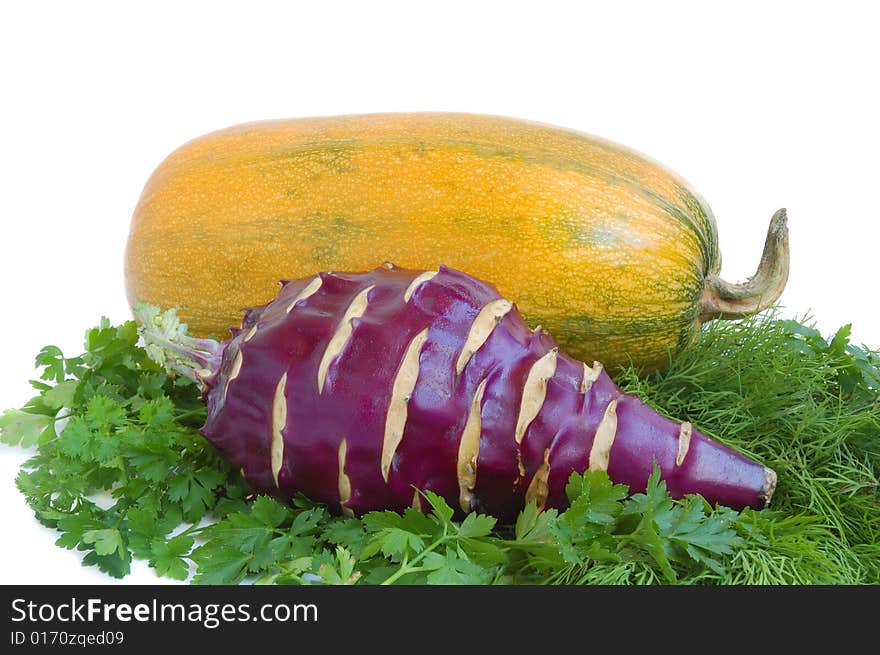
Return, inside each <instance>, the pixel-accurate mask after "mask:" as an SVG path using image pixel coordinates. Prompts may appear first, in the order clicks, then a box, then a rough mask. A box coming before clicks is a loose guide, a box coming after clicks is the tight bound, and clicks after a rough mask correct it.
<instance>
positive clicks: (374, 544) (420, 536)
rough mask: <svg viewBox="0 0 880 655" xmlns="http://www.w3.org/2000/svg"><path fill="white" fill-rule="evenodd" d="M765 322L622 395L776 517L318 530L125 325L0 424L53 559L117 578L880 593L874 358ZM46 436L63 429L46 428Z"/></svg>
mask: <svg viewBox="0 0 880 655" xmlns="http://www.w3.org/2000/svg"><path fill="white" fill-rule="evenodd" d="M848 334H849V333H848V327H846V328H842V329H841V331H839V332H838V333H837V334H836V335H835V336H834V337H833V338H832V339H831V340H830V341H825V340H824V339H823V338H822V337H821V335H820V334H819V333H818V332H816V331H815V330H814V329H813V328H811V327H809V326H807V325H805V324H804V323H803V322H799V321H794V320H789V321H782V320H778V319H777V318H776V317H775V316H774V315H763V316H758V317H753V318H751V319H747V320H745V321H742V322H738V323H732V322H715V323H713V324H710V326H708V327H707V328H705V329H704V332H703V334H702V337H701V339H700V341H699V343H697V344H696V345H695V346H694V347H693V348H691V349H690V350H689V351H687V352H686V353H684V354H683V355H681V356H679V357H678V358H676V360H675V361H673V362H672V365H671V367H670V368H669V370H667V371H666V372H664V373H658V374H654V375H651V376H647V377H645V376H640V375H639V374H638V372H637V371H635V370H633V369H629V370H627V371H624V372H622V373H621V375H620V376H619V377H618V383H619V384H622V385H623V387H624V389H625V390H626V391H629V392H630V393H637V394H638V395H640V396H641V397H643V398H644V399H645V400H646V401H648V402H649V403H651V404H653V405H654V406H655V407H656V408H657V409H659V410H661V411H664V412H666V413H668V414H670V415H675V416H677V417H679V418H686V419H687V420H690V421H692V422H694V423H696V424H697V425H699V426H700V428H701V429H702V430H703V431H704V432H708V433H710V434H713V435H714V436H716V437H717V438H719V439H720V440H722V441H724V442H725V443H728V444H730V445H732V446H734V447H736V448H738V449H739V450H741V451H743V452H746V453H748V454H750V455H752V456H754V457H756V458H757V459H759V460H761V461H764V462H766V463H767V464H768V465H769V466H771V467H773V468H774V469H776V470H777V472H778V473H779V480H780V481H779V488H778V490H777V492H776V495H775V496H774V508H773V509H772V510H763V511H760V512H757V511H752V510H745V511H743V512H735V511H733V510H731V509H729V508H726V507H720V506H719V507H711V506H709V505H708V504H707V503H706V502H705V501H704V500H703V499H702V498H700V497H698V496H692V497H688V498H685V499H680V500H673V499H672V498H671V497H670V496H669V494H668V493H667V491H666V486H665V484H664V483H663V482H662V481H660V480H659V474H658V471H656V470H655V474H654V475H653V476H652V477H651V480H650V482H649V484H648V487H647V489H646V491H645V492H644V493H639V494H634V495H632V496H630V495H629V493H628V489H627V488H626V487H625V486H623V485H618V484H613V483H612V482H611V481H610V480H609V479H608V477H607V475H606V474H605V473H602V472H588V473H585V474H583V475H578V474H574V475H572V476H571V478H570V480H569V482H568V485H567V487H566V492H567V495H568V498H569V500H570V506H569V507H568V508H567V509H566V510H565V511H562V512H558V511H556V510H547V511H543V512H538V511H537V508H536V507H535V505H534V504H533V503H532V504H529V505H528V506H526V508H525V509H524V510H523V511H522V512H521V513H520V515H519V517H518V519H517V520H516V522H515V523H514V524H512V525H501V524H498V523H497V522H496V521H495V519H494V518H492V517H489V516H485V515H480V514H476V513H472V514H469V515H468V516H466V517H465V518H463V519H461V520H457V519H456V518H455V516H454V513H453V511H452V509H451V508H450V507H449V506H448V505H447V504H446V502H445V501H444V500H443V499H442V498H440V497H439V496H437V495H435V494H432V493H430V492H424V493H423V501H424V502H423V506H424V507H426V508H427V510H428V511H426V512H425V513H422V512H417V511H415V510H407V511H406V512H404V513H403V514H399V513H396V512H391V511H385V512H371V513H369V514H366V515H365V516H363V517H360V518H345V517H340V516H335V515H332V514H331V513H330V512H329V511H328V510H327V508H326V507H324V506H322V505H320V504H317V503H314V502H312V501H310V500H308V499H307V498H305V497H298V498H296V499H294V501H293V502H292V503H290V504H286V503H282V502H280V501H278V500H277V499H274V498H271V497H268V496H255V495H254V494H253V493H252V491H251V490H250V489H249V488H248V487H247V485H246V483H245V482H244V481H243V480H242V479H241V477H240V476H239V475H238V473H237V472H235V471H233V470H231V468H230V467H229V466H228V465H227V464H226V463H225V462H224V461H223V460H222V458H220V456H219V455H218V454H217V453H216V451H215V450H214V449H213V448H212V447H211V446H210V444H208V443H207V442H206V441H205V440H204V439H203V438H202V437H201V435H199V433H198V427H199V426H201V424H202V423H203V421H204V419H205V415H206V411H205V406H204V404H203V402H202V400H201V399H200V396H199V393H198V389H197V388H196V386H195V385H194V384H192V383H190V382H189V381H187V380H184V379H182V378H175V377H172V376H169V375H168V374H166V373H165V372H164V370H162V369H161V368H160V367H159V366H157V365H156V364H155V363H153V362H152V361H151V360H150V359H149V358H148V357H147V356H146V353H145V352H144V350H143V349H142V348H141V347H140V346H139V345H138V340H137V330H136V326H135V324H134V323H133V322H131V321H129V322H126V323H123V324H121V325H118V326H113V325H110V322H109V321H108V320H107V319H102V320H101V322H100V325H98V326H97V327H95V328H92V329H90V330H88V331H87V332H86V339H85V353H84V354H82V355H80V356H77V357H72V358H66V357H64V355H63V353H62V352H61V351H60V350H59V349H58V348H55V347H53V346H48V347H46V348H44V349H43V350H42V351H41V352H40V353H39V355H38V356H37V359H36V365H37V367H38V368H39V369H41V376H40V380H34V381H32V385H33V386H34V387H35V389H36V390H37V392H38V393H37V395H36V396H35V397H34V398H32V399H31V400H30V401H29V402H28V403H26V404H25V406H24V407H22V408H20V409H14V410H7V411H6V412H5V413H4V414H3V415H2V417H0V438H2V440H3V441H4V442H6V443H8V444H12V445H20V446H23V447H25V448H29V449H31V448H32V449H35V450H36V453H35V454H34V455H33V456H32V457H31V458H30V459H28V460H27V461H26V462H25V463H24V464H23V466H22V470H21V472H20V474H19V476H18V478H17V480H16V483H17V486H18V488H19V489H20V490H21V492H22V493H23V494H24V496H25V498H26V499H27V502H28V503H29V505H30V506H31V507H32V508H33V510H34V512H35V515H36V517H37V519H38V520H40V521H41V522H42V523H43V524H44V525H46V526H48V527H50V528H53V529H54V530H55V531H56V532H57V533H58V535H59V536H58V537H57V542H56V543H57V544H58V545H59V546H62V547H65V548H75V549H78V550H80V551H83V552H84V556H83V560H82V561H83V564H85V565H96V566H98V567H100V569H101V570H103V571H105V572H107V573H109V574H110V575H113V576H116V577H122V576H125V575H126V574H127V573H128V572H129V571H130V567H131V562H132V560H133V559H140V560H144V561H146V562H148V563H149V565H150V566H151V567H152V568H153V569H155V571H156V573H157V574H158V575H161V576H167V577H170V578H174V579H178V580H190V581H192V582H195V583H202V584H230V583H242V582H256V583H261V584H271V583H275V584H327V583H330V584H392V583H397V584H499V583H500V584H591V583H597V584H648V583H663V584H669V583H685V584H726V583H740V584H743V583H745V584H750V583H771V584H776V583H808V584H809V583H832V584H833V583H877V582H880V564H878V562H880V491H878V472H880V436H878V435H880V391H878V389H880V372H878V371H880V369H878V364H880V360H878V355H877V353H876V352H872V351H870V350H869V349H867V348H857V347H855V346H853V345H851V344H849V342H848ZM62 427H63V429H61V428H62Z"/></svg>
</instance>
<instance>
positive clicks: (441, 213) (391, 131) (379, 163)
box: [125, 113, 788, 369]
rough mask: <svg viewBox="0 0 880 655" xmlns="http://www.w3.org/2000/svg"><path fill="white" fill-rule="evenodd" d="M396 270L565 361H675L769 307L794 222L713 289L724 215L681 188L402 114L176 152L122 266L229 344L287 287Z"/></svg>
mask: <svg viewBox="0 0 880 655" xmlns="http://www.w3.org/2000/svg"><path fill="white" fill-rule="evenodd" d="M384 261H390V262H393V263H394V264H396V265H398V266H402V267H405V268H425V269H429V268H434V267H436V266H438V265H439V264H445V265H447V266H451V267H453V268H458V269H460V270H462V271H465V272H467V273H469V274H471V275H474V276H476V277H478V278H482V279H485V280H487V281H490V282H492V283H493V284H494V285H495V286H496V287H497V288H498V289H499V291H500V292H501V293H502V294H503V295H505V297H507V298H509V299H511V300H513V301H514V302H516V304H517V306H518V307H519V309H520V311H521V312H522V313H523V315H524V316H525V317H526V319H527V320H529V321H530V322H531V323H532V325H533V326H536V325H538V324H540V325H541V326H542V327H543V328H544V329H545V330H546V331H548V332H549V333H550V334H552V335H553V336H554V337H555V338H556V340H557V341H558V342H559V344H560V345H561V346H563V348H564V349H565V350H566V351H567V352H569V353H570V354H572V355H574V356H577V357H579V358H581V359H583V360H586V361H592V360H594V359H597V360H599V361H602V362H603V363H604V364H605V365H606V366H609V367H613V366H616V365H620V364H626V363H628V362H629V361H633V362H634V363H635V364H637V365H639V366H642V367H645V368H648V369H650V368H656V367H658V366H663V365H664V364H665V363H666V361H667V360H668V357H669V355H670V354H674V353H676V352H677V351H679V350H680V349H681V348H682V347H684V346H685V345H686V344H688V343H690V342H691V341H692V340H693V338H694V337H695V335H696V334H697V332H698V329H699V325H700V323H701V321H704V320H707V319H710V318H715V317H719V316H725V317H736V316H742V315H745V314H748V313H751V312H755V311H758V310H760V309H762V308H764V307H767V306H768V305H770V304H771V303H772V302H774V301H775V300H776V299H777V297H778V296H779V294H780V293H781V292H782V289H783V287H784V285H785V282H786V279H787V275H788V242H787V231H786V225H785V212H784V210H780V211H779V212H777V214H776V215H775V216H774V218H773V220H771V224H770V231H769V233H768V236H767V241H766V243H765V247H764V255H763V257H762V260H761V265H760V267H759V269H758V273H757V274H756V275H755V276H754V277H752V278H750V280H749V281H747V282H746V283H745V284H741V285H735V284H729V283H727V282H724V281H723V280H720V279H719V278H718V277H717V273H718V271H719V268H720V263H721V260H720V254H719V250H718V243H717V231H716V226H715V221H714V218H713V217H712V213H711V211H710V209H709V207H708V206H707V205H706V203H705V202H704V201H703V200H702V199H701V198H700V196H699V195H698V194H697V193H695V192H694V190H693V189H691V188H690V187H689V186H688V185H687V184H686V183H685V182H684V181H683V180H682V179H681V178H680V177H678V176H677V175H675V174H674V173H672V172H671V171H669V170H667V169H666V168H664V167H662V166H661V165H659V164H658V163H656V162H654V161H651V160H650V159H648V158H646V157H644V156H643V155H640V154H639V153H636V152H634V151H632V150H630V149H627V148H624V147H622V146H620V145H617V144H614V143H611V142H608V141H605V140H603V139H599V138H596V137H593V136H590V135H587V134H584V133H581V132H576V131H573V130H567V129H563V128H559V127H554V126H550V125H545V124H541V123H535V122H530V121H524V120H518V119H512V118H505V117H499V116H485V115H474V114H455V113H390V114H367V115H356V116H355V115H353V116H335V117H326V118H300V119H290V120H276V121H263V122H257V123H250V124H246V125H240V126H235V127H231V128H228V129H225V130H221V131H218V132H214V133H211V134H208V135H205V136H202V137H200V138H197V139H195V140H193V141H190V142H189V143H186V144H184V145H183V146H182V147H180V148H179V149H178V150H176V151H175V152H173V153H172V154H171V155H170V156H169V157H168V158H167V159H166V160H165V161H164V162H162V163H161V165H160V166H159V167H158V168H157V169H156V171H155V172H154V173H153V175H152V176H151V177H150V179H149V181H148V182H147V184H146V186H145V188H144V190H143V194H142V195H141V198H140V201H139V202H138V205H137V208H136V209H135V212H134V216H133V218H132V221H131V231H130V235H129V239H128V244H127V248H126V256H125V278H126V287H127V293H128V299H129V302H130V303H131V304H134V303H136V302H139V301H146V302H149V303H152V304H155V305H159V306H160V307H163V308H165V307H172V306H174V307H178V308H179V314H180V315H181V317H182V319H183V320H185V321H186V322H187V323H188V324H189V326H190V329H191V330H192V332H193V333H194V334H196V335H198V336H205V335H208V334H214V335H216V336H220V337H225V336H226V335H227V334H228V331H227V330H228V328H229V327H230V326H235V325H238V324H239V323H240V320H241V310H242V309H243V308H245V307H248V306H252V305H258V304H263V303H265V302H267V301H268V300H270V299H271V298H272V297H273V296H274V295H275V293H276V291H277V289H278V284H277V283H278V280H279V279H282V278H298V277H304V276H307V275H311V274H314V273H316V272H318V271H324V270H337V271H360V270H367V269H371V268H373V267H375V266H377V265H378V264H380V263H382V262H384Z"/></svg>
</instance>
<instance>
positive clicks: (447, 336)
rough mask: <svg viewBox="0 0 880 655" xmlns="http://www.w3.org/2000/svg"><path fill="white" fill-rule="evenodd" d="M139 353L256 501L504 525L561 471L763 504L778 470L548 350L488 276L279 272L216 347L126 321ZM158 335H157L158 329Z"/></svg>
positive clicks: (560, 485)
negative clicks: (165, 379) (185, 387)
mask: <svg viewBox="0 0 880 655" xmlns="http://www.w3.org/2000/svg"><path fill="white" fill-rule="evenodd" d="M139 319H140V320H141V323H142V334H143V335H144V338H145V340H146V341H147V343H148V349H149V350H150V352H151V353H153V354H154V355H157V356H158V358H159V359H161V356H162V353H165V354H166V355H167V354H168V353H169V352H171V353H172V355H171V356H169V357H168V359H167V365H170V366H172V367H174V368H176V369H177V370H178V371H182V372H184V373H186V374H188V375H190V376H192V377H194V378H195V379H197V380H198V381H200V383H201V384H202V386H203V391H204V396H205V398H206V401H207V405H208V419H207V421H206V422H205V425H204V426H203V427H202V429H201V432H202V434H203V435H204V436H205V437H206V438H207V439H208V440H209V441H210V442H211V443H212V444H214V446H216V447H217V448H218V449H219V450H220V452H221V453H222V454H223V455H224V456H225V457H226V458H227V459H228V460H229V461H230V462H231V463H232V464H233V465H234V466H236V467H240V468H241V470H242V472H243V475H244V477H245V478H246V480H247V482H248V483H249V484H250V485H251V487H252V488H253V489H254V490H255V491H257V492H261V493H269V494H274V495H277V496H281V497H285V498H289V497H291V496H293V495H294V494H295V493H297V492H303V493H304V494H306V495H307V496H309V497H311V498H313V499H315V500H319V501H323V502H326V503H328V504H330V505H331V506H336V507H338V508H339V509H340V510H341V511H342V512H344V513H354V514H362V513H364V512H366V511H369V510H374V509H396V510H401V509H403V508H404V507H407V506H410V505H413V506H416V507H419V506H420V503H419V494H418V492H417V491H416V490H417V489H422V490H425V489H429V490H431V491H434V492H436V493H437V494H439V495H441V496H443V497H444V498H446V499H447V501H449V502H450V504H451V505H452V506H454V507H460V508H461V509H462V510H463V511H471V510H476V511H480V512H485V513H488V514H492V515H495V516H497V517H500V518H503V519H508V518H512V517H514V516H515V515H516V513H517V512H518V511H519V510H520V509H521V508H522V507H523V505H524V503H525V502H527V501H528V500H531V499H534V500H535V501H536V502H537V504H538V506H539V507H542V508H543V507H557V508H563V507H564V506H565V505H566V504H567V500H566V495H565V485H566V482H567V481H568V478H569V476H570V475H571V473H572V472H573V471H578V472H582V471H585V470H587V469H603V470H607V472H608V475H609V477H610V478H611V479H612V480H613V481H614V482H618V483H623V484H626V485H628V486H629V488H630V491H631V492H633V493H635V492H638V491H643V490H644V489H645V486H646V483H647V480H648V477H649V476H650V474H651V472H652V468H653V465H654V462H655V461H656V463H657V465H658V466H659V468H660V472H661V477H662V479H663V480H665V481H666V484H667V488H668V489H669V492H670V493H671V494H672V495H673V496H675V497H680V496H683V495H685V494H690V493H698V494H702V495H703V496H704V497H705V498H706V499H707V500H708V501H709V502H710V503H713V504H715V503H720V504H723V505H728V506H730V507H734V508H742V507H745V506H750V507H756V508H759V507H764V506H766V505H767V504H768V503H769V502H770V497H771V495H772V493H773V490H774V487H775V482H776V474H775V473H774V472H773V471H772V470H770V469H768V468H767V467H765V466H762V465H761V464H759V463H756V462H754V461H752V460H750V459H748V458H747V457H745V456H743V455H741V454H739V453H737V452H735V451H733V450H731V449H730V448H727V447H725V446H724V445H722V444H720V443H718V442H717V441H714V440H713V439H711V438H709V437H707V436H705V435H703V434H701V433H700V432H698V431H697V430H695V429H693V427H692V426H691V425H690V424H689V423H677V422H675V421H672V420H670V419H668V418H665V417H663V416H661V415H660V414H658V413H657V412H656V411H654V410H653V409H651V408H650V407H648V406H647V405H646V404H645V403H643V402H642V401H641V400H639V399H638V398H636V397H634V396H631V395H626V394H624V393H622V392H621V391H620V389H618V387H617V386H615V384H614V383H613V382H612V381H611V379H610V378H609V377H608V375H607V373H606V372H605V371H604V370H603V368H602V366H601V364H599V363H598V362H597V363H594V364H593V366H587V365H586V364H584V363H582V362H578V361H576V360H574V359H572V358H570V357H568V356H566V355H565V354H564V353H562V352H559V349H558V348H557V347H556V344H555V343H554V341H553V339H552V338H551V337H550V336H549V335H548V334H547V333H545V332H543V331H542V330H541V329H540V328H537V329H535V330H531V329H529V328H528V327H527V326H526V324H525V323H524V322H523V320H522V318H521V317H520V315H519V312H518V311H517V310H516V307H515V306H514V305H513V303H511V302H510V301H508V300H505V299H503V298H501V297H500V296H499V294H498V292H497V291H496V290H495V288H494V287H492V286H491V285H490V284H487V283H486V282H481V281H480V280H477V279H474V278H473V277H470V276H468V275H466V274H464V273H461V272H459V271H455V270H452V269H449V268H446V267H440V269H439V271H436V272H435V271H429V272H420V271H411V270H404V269H400V268H396V267H393V266H391V265H388V266H386V267H379V268H377V269H375V270H373V271H370V272H367V273H321V274H319V275H317V276H316V277H313V278H309V279H303V280H294V281H286V282H283V283H282V288H281V290H280V291H279V293H278V295H277V296H276V297H275V298H274V299H273V300H272V301H271V302H269V303H268V304H267V305H265V306H263V307H255V308H252V309H250V310H247V312H246V315H245V318H244V321H243V324H242V327H241V329H234V330H232V332H233V336H232V338H231V339H229V340H228V341H225V342H222V343H217V342H214V341H211V340H207V339H193V338H191V337H186V336H184V335H183V327H181V328H178V333H177V334H176V335H169V328H168V326H167V325H165V326H164V327H163V326H162V317H161V316H159V315H158V313H157V310H155V308H154V309H153V313H152V314H150V315H147V314H143V315H139ZM162 329H164V334H162V333H161V330H162Z"/></svg>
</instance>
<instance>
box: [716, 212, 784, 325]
mask: <svg viewBox="0 0 880 655" xmlns="http://www.w3.org/2000/svg"><path fill="white" fill-rule="evenodd" d="M787 222H788V215H787V213H786V211H785V209H780V210H778V211H777V212H776V213H775V214H773V218H771V219H770V228H769V229H768V230H767V239H766V241H765V242H764V252H763V254H762V255H761V262H760V263H759V264H758V270H757V272H756V273H755V274H754V275H753V276H752V277H750V278H749V279H748V280H746V281H745V282H743V283H741V284H731V283H730V282H725V281H724V280H722V279H721V278H719V277H718V276H716V275H708V276H706V280H705V283H704V286H703V294H702V297H701V302H702V308H701V311H700V321H710V320H712V319H716V318H726V319H736V318H743V317H745V316H748V315H750V314H755V313H757V312H760V311H762V310H764V309H767V308H768V307H770V306H771V305H772V304H773V303H774V302H776V300H777V299H778V298H779V296H780V295H782V290H783V289H784V288H785V283H786V282H787V281H788V268H789V247H788V226H787Z"/></svg>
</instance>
